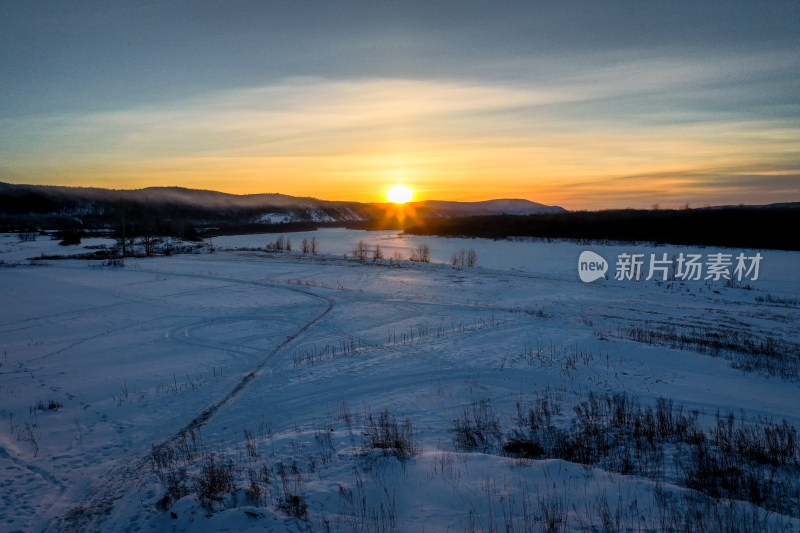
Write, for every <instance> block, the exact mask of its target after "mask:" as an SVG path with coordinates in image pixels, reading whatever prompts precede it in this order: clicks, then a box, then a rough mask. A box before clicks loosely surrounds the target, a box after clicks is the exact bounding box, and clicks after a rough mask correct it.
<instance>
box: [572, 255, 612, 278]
mask: <svg viewBox="0 0 800 533" xmlns="http://www.w3.org/2000/svg"><path fill="white" fill-rule="evenodd" d="M607 271H608V261H606V260H605V259H603V256H601V255H598V254H596V253H594V252H590V251H589V250H586V251H583V252H581V255H580V257H578V276H580V278H581V281H583V282H585V283H591V282H592V281H594V280H596V279H600V278H605V277H606V272H607Z"/></svg>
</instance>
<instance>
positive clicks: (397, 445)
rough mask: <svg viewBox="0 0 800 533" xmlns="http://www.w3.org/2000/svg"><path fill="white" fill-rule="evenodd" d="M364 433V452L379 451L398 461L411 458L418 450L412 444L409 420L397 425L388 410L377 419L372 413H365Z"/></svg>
mask: <svg viewBox="0 0 800 533" xmlns="http://www.w3.org/2000/svg"><path fill="white" fill-rule="evenodd" d="M364 423H365V426H366V427H365V428H364V433H363V435H362V439H363V443H362V447H363V448H364V450H381V451H383V453H384V454H387V455H392V456H394V457H396V458H397V459H399V460H400V461H405V460H407V459H410V458H411V457H413V456H414V455H415V454H416V453H417V452H418V451H419V448H418V447H417V446H416V444H415V443H414V430H413V428H412V426H411V420H409V419H408V418H406V420H405V422H404V423H402V424H399V423H398V422H397V417H395V415H393V414H390V413H389V410H388V409H384V410H383V411H381V412H380V413H379V414H378V416H377V418H376V417H374V416H373V415H372V413H367V415H366V417H365V420H364Z"/></svg>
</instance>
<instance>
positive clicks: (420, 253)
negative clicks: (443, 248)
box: [409, 242, 431, 263]
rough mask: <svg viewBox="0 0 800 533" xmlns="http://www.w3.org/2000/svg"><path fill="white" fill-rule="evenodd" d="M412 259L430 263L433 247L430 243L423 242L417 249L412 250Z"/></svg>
mask: <svg viewBox="0 0 800 533" xmlns="http://www.w3.org/2000/svg"><path fill="white" fill-rule="evenodd" d="M409 260H410V261H416V262H418V263H430V262H431V247H430V246H429V245H428V243H425V242H423V243H422V244H420V245H419V246H417V249H416V250H414V251H413V252H411V257H410V258H409Z"/></svg>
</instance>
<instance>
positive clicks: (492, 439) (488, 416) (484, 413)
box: [453, 396, 501, 452]
mask: <svg viewBox="0 0 800 533" xmlns="http://www.w3.org/2000/svg"><path fill="white" fill-rule="evenodd" d="M453 426H454V432H455V443H456V446H458V447H459V448H464V449H467V450H479V451H484V452H486V451H490V450H491V449H492V448H494V446H495V444H496V443H497V442H498V441H500V437H501V434H500V420H499V419H498V418H497V415H496V414H495V411H494V407H493V406H492V400H491V398H487V397H485V396H482V397H481V398H480V399H479V400H478V401H477V402H473V403H472V404H470V405H469V406H467V407H465V408H464V411H463V412H462V413H461V416H460V417H459V418H457V419H455V420H454V421H453Z"/></svg>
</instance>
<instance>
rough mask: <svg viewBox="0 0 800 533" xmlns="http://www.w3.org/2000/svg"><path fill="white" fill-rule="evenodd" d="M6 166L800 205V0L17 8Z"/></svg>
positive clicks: (0, 140)
mask: <svg viewBox="0 0 800 533" xmlns="http://www.w3.org/2000/svg"><path fill="white" fill-rule="evenodd" d="M0 181H6V182H11V183H34V184H57V185H80V186H99V187H109V188H116V189H129V188H140V187H147V186H163V185H179V186H184V187H193V188H202V189H214V190H220V191H225V192H232V193H260V192H280V193H284V194H291V195H297V196H315V197H318V198H322V199H328V200H358V201H385V192H386V190H387V189H388V188H389V187H390V186H391V185H393V184H396V183H403V184H405V185H407V186H408V187H410V188H412V189H413V190H414V191H415V192H416V196H415V199H441V200H485V199H490V198H527V199H530V200H534V201H537V202H542V203H547V204H557V205H561V206H564V207H566V208H568V209H593V208H607V207H650V206H651V205H652V204H655V203H659V204H660V205H661V206H662V207H675V206H679V205H683V204H685V203H689V204H690V205H692V206H700V205H705V204H710V205H719V204H731V203H733V204H738V203H751V204H763V203H772V202H785V201H800V2H798V1H797V0H793V1H786V2H769V1H750V2H742V1H734V0H731V1H719V0H717V1H692V2H683V1H674V0H673V1H669V2H656V1H613V0H611V1H585V2H572V1H553V2H536V1H495V2H483V1H470V0H459V1H433V0H428V1H415V0H405V1H402V2H399V1H393V2H388V1H380V0H370V1H361V0H351V1H342V2H336V1H327V2H309V1H302V0H295V1H275V0H272V1H241V0H228V1H224V2H223V1H220V2H210V1H193V2H184V1H150V0H140V1H136V2H120V1H113V0H102V1H47V2H43V1H36V0H24V1H17V0H3V1H2V2H0Z"/></svg>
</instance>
